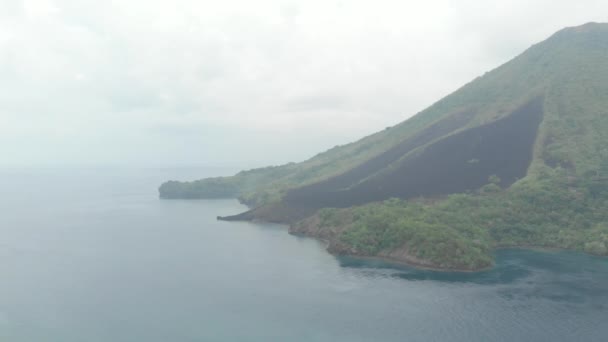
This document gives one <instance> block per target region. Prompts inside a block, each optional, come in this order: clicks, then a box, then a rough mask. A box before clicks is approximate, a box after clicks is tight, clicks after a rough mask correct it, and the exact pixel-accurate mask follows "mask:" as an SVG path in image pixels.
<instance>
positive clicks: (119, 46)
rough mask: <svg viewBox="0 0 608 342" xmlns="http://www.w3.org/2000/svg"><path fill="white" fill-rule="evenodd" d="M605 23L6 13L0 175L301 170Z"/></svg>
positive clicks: (160, 10) (425, 13)
mask: <svg viewBox="0 0 608 342" xmlns="http://www.w3.org/2000/svg"><path fill="white" fill-rule="evenodd" d="M607 10H608V4H607V3H605V2H603V1H594V0H584V1H578V2H571V1H547V0H541V1H537V2H534V3H530V2H529V1H522V0H515V1H510V2H498V1H486V2H479V1H473V0H468V1H458V2H455V1H449V0H429V1H425V2H420V3H415V2H404V1H378V2H375V3H373V4H372V3H371V2H369V1H352V0H351V1H306V2H298V1H224V2H218V1H193V0H191V1H187V0H177V1H170V2H169V1H159V0H147V1H143V0H137V1H135V0H131V1H99V0H98V1H93V0H71V1H70V0H35V1H34V0H28V1H12V0H0V88H1V89H3V91H2V92H0V155H2V156H3V159H2V160H0V163H4V164H6V163H49V162H52V163H80V162H83V163H91V162H116V163H126V162H138V163H155V164H162V163H165V164H171V163H188V162H192V163H202V162H206V163H213V162H224V161H233V160H250V161H253V160H259V161H260V162H271V163H278V162H283V161H287V160H290V159H294V160H299V159H302V158H304V157H307V156H310V155H312V154H314V153H316V152H318V151H320V150H321V149H324V148H328V147H331V146H333V145H336V144H343V143H346V142H349V141H351V140H354V139H356V138H358V137H360V136H361V135H365V134H369V133H372V132H373V131H375V130H379V129H382V128H384V127H385V126H389V125H393V124H395V123H397V122H399V121H401V120H403V119H405V118H407V117H409V116H411V115H413V114H415V113H416V112H418V111H420V110H422V109H424V108H425V107H426V106H428V105H430V104H431V103H433V102H434V101H436V100H438V99H439V98H440V97H442V96H444V95H446V94H447V93H449V92H451V91H453V90H455V89H456V88H457V87H459V86H460V85H462V84H464V83H465V82H468V81H469V80H470V79H472V78H474V77H475V76H477V75H479V74H481V73H483V72H485V71H488V70H489V69H491V68H494V67H496V66H498V65H499V64H501V63H503V62H505V61H507V60H509V59H510V58H512V57H514V56H515V55H517V54H518V53H520V52H522V51H523V50H524V49H525V48H527V47H528V46H530V45H531V44H533V43H536V42H537V41H539V40H541V39H544V38H546V37H547V36H548V35H550V34H551V33H553V32H554V31H556V30H558V29H560V28H562V27H564V26H572V25H578V24H582V23H584V22H587V21H593V20H595V21H602V20H604V21H605V20H606V19H608V18H606V16H605V15H602V13H608V11H607ZM548 14H550V16H548Z"/></svg>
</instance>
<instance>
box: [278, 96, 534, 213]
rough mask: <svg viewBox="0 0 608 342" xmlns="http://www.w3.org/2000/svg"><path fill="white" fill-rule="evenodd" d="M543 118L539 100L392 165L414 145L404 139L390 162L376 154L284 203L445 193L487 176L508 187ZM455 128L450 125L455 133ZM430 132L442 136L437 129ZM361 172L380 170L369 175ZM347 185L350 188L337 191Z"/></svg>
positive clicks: (342, 203) (349, 202)
mask: <svg viewBox="0 0 608 342" xmlns="http://www.w3.org/2000/svg"><path fill="white" fill-rule="evenodd" d="M542 117H543V98H542V97H538V98H535V99H533V100H531V101H529V102H528V103H526V104H525V105H523V106H521V107H520V108H519V109H517V110H515V111H514V112H513V113H511V114H510V115H508V116H506V117H504V118H502V119H499V120H496V121H494V122H490V123H488V124H485V125H482V126H478V127H474V128H471V129H467V130H464V131H461V132H459V133H455V134H452V135H449V136H446V137H444V138H442V139H440V140H438V141H436V142H434V143H432V144H430V145H427V146H425V147H423V148H422V149H419V150H416V151H414V153H413V155H410V156H407V157H406V158H404V159H403V160H399V161H397V162H396V163H393V162H394V161H395V160H397V159H398V158H396V154H397V152H402V153H405V154H407V153H410V152H411V151H412V150H413V148H414V147H418V146H417V145H416V144H414V143H412V142H410V141H406V143H408V144H409V145H408V144H401V145H399V146H397V148H395V149H392V150H391V151H388V152H387V153H390V154H391V155H390V158H388V157H386V156H384V155H381V156H379V157H378V158H374V159H372V160H371V161H370V162H368V163H365V164H363V165H361V166H360V167H358V168H355V169H353V170H351V171H349V172H348V173H346V174H344V175H342V176H338V177H335V178H334V179H333V180H331V179H330V180H328V181H326V182H322V183H319V184H313V185H310V186H307V187H303V188H300V189H294V190H291V191H290V192H288V193H287V195H286V197H285V203H287V204H289V205H298V206H309V207H319V208H322V207H349V206H353V205H359V204H364V203H369V202H374V201H380V200H384V199H388V198H391V197H399V198H404V199H407V198H413V197H420V196H435V195H445V194H451V193H459V192H466V191H468V190H475V189H478V188H480V187H481V186H483V185H484V184H487V183H488V178H489V177H490V176H492V175H496V176H498V178H499V179H500V180H501V181H500V185H501V186H503V187H507V186H509V185H511V184H512V183H514V182H515V181H516V180H517V179H520V178H523V177H525V175H526V172H527V169H528V167H529V165H530V162H531V160H532V149H533V146H534V142H535V140H536V136H537V131H538V126H539V124H540V122H541V120H542ZM432 127H433V126H431V128H432ZM459 127H460V126H458V125H456V124H455V123H454V127H453V128H454V129H457V128H459ZM433 132H435V133H437V132H440V133H443V134H444V135H445V132H444V130H440V129H437V128H436V127H435V128H434V130H433ZM423 133H424V132H423ZM427 133H428V132H427ZM428 136H433V134H429V135H428ZM420 139H422V138H420ZM427 139H429V138H424V139H422V141H426V140H427ZM405 145H407V146H405ZM405 147H408V148H405ZM370 163H376V165H369V164H370ZM361 169H365V170H367V171H370V170H373V171H377V170H381V171H379V172H377V173H375V174H373V175H371V176H370V175H368V174H367V172H363V171H362V170H361ZM356 176H360V177H361V178H360V179H355V178H356ZM347 181H348V182H350V183H355V184H354V185H353V186H351V187H349V188H346V189H344V188H339V187H343V186H344V185H345V184H346V183H348V182H347Z"/></svg>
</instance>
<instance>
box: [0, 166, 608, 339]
mask: <svg viewBox="0 0 608 342" xmlns="http://www.w3.org/2000/svg"><path fill="white" fill-rule="evenodd" d="M203 175H211V172H210V171H209V170H204V169H173V170H170V169H118V168H113V169H110V168H107V169H78V170H76V169H72V170H67V169H46V170H41V169H38V170H24V169H4V170H1V171H0V191H1V193H2V195H3V197H2V198H1V199H0V341H13V342H22V341H28V342H29V341H61V342H70V341H79V342H80V341H93V342H97V341H104V342H106V341H117V342H120V341H174V342H180V341H447V340H449V341H573V340H577V341H604V340H605V338H606V336H608V324H607V323H606V322H608V259H604V258H597V257H592V256H588V255H584V254H579V253H570V252H538V251H525V250H505V251H499V252H498V254H497V266H496V267H495V268H494V269H492V270H489V271H486V272H480V273H472V274H469V273H438V272H432V271H424V270H415V269H411V268H407V267H399V266H389V265H387V264H384V263H382V262H378V261H370V260H360V259H354V258H335V257H333V256H331V255H329V254H328V253H326V252H325V250H324V249H323V246H322V244H320V243H318V242H317V241H315V240H312V239H307V238H301V237H295V236H291V235H289V234H287V231H286V229H285V228H284V227H281V226H276V225H262V224H251V223H230V222H218V221H216V220H215V217H216V216H217V215H227V214H233V213H236V212H239V211H241V210H243V209H244V207H242V206H241V205H239V204H238V203H237V202H236V201H233V200H218V201H204V200H200V201H180V200H173V201H162V200H158V198H157V192H156V187H157V186H158V184H159V183H160V182H161V181H163V180H165V179H170V178H177V179H191V178H195V177H196V176H203Z"/></svg>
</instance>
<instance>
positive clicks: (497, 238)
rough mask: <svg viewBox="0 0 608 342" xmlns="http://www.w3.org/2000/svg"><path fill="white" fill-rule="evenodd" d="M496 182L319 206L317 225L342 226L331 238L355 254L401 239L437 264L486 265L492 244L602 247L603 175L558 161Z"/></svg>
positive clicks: (607, 227) (605, 239) (605, 236)
mask: <svg viewBox="0 0 608 342" xmlns="http://www.w3.org/2000/svg"><path fill="white" fill-rule="evenodd" d="M603 172H608V168H605V169H603ZM496 182H497V180H496V179H492V180H491V182H490V183H488V184H487V185H485V186H484V187H482V188H481V189H479V191H477V192H474V193H465V194H453V195H449V196H447V197H445V198H442V199H435V200H428V199H427V200H417V201H404V200H399V199H390V200H387V201H384V202H379V203H372V204H368V205H364V206H359V207H353V208H349V209H323V210H321V211H320V212H319V214H318V216H319V218H320V224H319V225H320V226H321V227H324V228H325V229H332V228H334V227H338V226H350V227H351V228H350V229H348V230H346V231H344V232H343V233H342V234H341V235H340V236H339V239H340V240H341V241H342V242H343V243H346V244H348V245H349V246H352V247H353V248H355V249H356V250H357V251H358V253H360V254H363V255H370V256H371V255H377V254H378V253H380V252H381V251H385V250H391V249H394V248H397V247H400V246H402V245H404V244H407V246H408V247H409V250H410V253H412V254H413V255H415V256H416V257H418V258H421V259H424V260H428V261H431V262H433V263H434V264H436V265H437V266H441V267H444V268H445V267H448V268H460V269H479V268H483V267H485V266H488V265H490V264H491V262H492V254H491V252H492V250H493V249H494V248H496V247H513V246H528V247H532V246H534V247H547V248H567V249H574V250H580V251H585V252H588V253H593V254H597V255H608V210H606V208H608V178H604V179H602V178H595V179H593V178H592V179H590V180H586V181H583V180H577V179H576V177H574V176H572V175H569V174H568V172H567V171H566V170H565V169H563V168H557V169H550V168H546V169H545V170H543V172H542V175H541V176H540V177H539V179H536V180H534V181H531V180H525V181H520V182H519V183H517V184H515V185H514V186H512V187H511V188H510V189H508V190H506V191H503V190H501V189H500V187H498V186H497V185H496V184H495V183H496Z"/></svg>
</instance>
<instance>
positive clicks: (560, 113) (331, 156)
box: [159, 23, 608, 270]
mask: <svg viewBox="0 0 608 342" xmlns="http://www.w3.org/2000/svg"><path fill="white" fill-rule="evenodd" d="M606 80H608V24H598V23H588V24H585V25H582V26H578V27H572V28H566V29H563V30H561V31H559V32H557V33H555V34H554V35H552V36H551V37H550V38H548V39H547V40H545V41H543V42H541V43H539V44H536V45H534V46H532V47H531V48H529V49H528V50H526V51H525V52H524V53H522V54H521V55H519V56H517V57H516V58H514V59H513V60H511V61H509V62H508V63H506V64H504V65H502V66H500V67H498V68H497V69H495V70H493V71H491V72H488V73H486V74H484V75H483V76H481V77H478V78H476V79H475V80H473V81H472V82H470V83H469V84H467V85H465V86H463V87H462V88H460V89H458V90H457V91H455V92H454V93H452V94H450V95H449V96H447V97H445V98H443V99H441V100H440V101H438V102H437V103H435V104H434V105H432V106H431V107H429V108H428V109H426V110H424V111H422V112H420V113H418V114H417V115H415V116H413V117H412V118H410V119H408V120H406V121H404V122H402V123H400V124H398V125H396V126H394V127H391V128H388V129H386V130H384V131H381V132H378V133H376V134H373V135H370V136H368V137H365V138H363V139H361V140H359V141H357V142H354V143H351V144H347V145H344V146H338V147H335V148H333V149H331V150H329V151H327V152H324V153H321V154H319V155H317V156H315V157H313V158H311V159H309V160H307V161H304V162H302V163H290V164H286V165H282V166H275V167H268V168H262V169H254V170H249V171H243V172H240V173H238V174H236V175H235V176H232V177H218V178H212V179H204V180H199V181H194V182H176V181H170V182H166V183H164V184H163V185H161V187H160V189H159V191H160V196H161V198H215V197H236V196H238V197H239V199H240V200H241V201H242V202H244V203H246V204H248V205H250V206H251V207H253V208H254V209H252V210H250V211H248V212H246V213H243V214H239V215H235V216H231V217H226V218H223V219H229V220H230V219H232V220H252V219H258V220H264V221H273V222H282V223H289V224H291V227H290V231H291V232H293V233H296V234H304V235H309V236H313V237H318V238H323V239H325V240H327V241H329V250H330V252H333V253H336V254H350V255H359V256H375V257H383V258H386V259H390V260H394V261H398V262H406V263H410V264H415V265H419V266H424V267H432V268H437V269H446V270H478V269H483V268H485V267H489V266H491V265H492V262H493V257H492V251H493V249H495V248H499V247H511V246H525V247H552V248H568V249H575V250H582V251H586V252H589V253H594V254H599V255H607V254H608V224H607V223H606V222H608V210H607V209H608V148H607V146H608V81H606Z"/></svg>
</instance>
